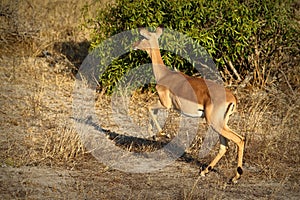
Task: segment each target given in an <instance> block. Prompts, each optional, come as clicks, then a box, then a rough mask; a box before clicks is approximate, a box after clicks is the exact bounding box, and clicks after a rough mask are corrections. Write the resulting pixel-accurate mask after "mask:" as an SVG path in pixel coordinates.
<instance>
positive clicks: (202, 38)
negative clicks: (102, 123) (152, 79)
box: [85, 0, 299, 91]
mask: <svg viewBox="0 0 300 200" xmlns="http://www.w3.org/2000/svg"><path fill="white" fill-rule="evenodd" d="M293 3H294V2H293V1H292V0H262V1H256V0H222V1H219V0H209V1H208V0H177V1H174V0H139V1H132V0H116V1H115V2H114V3H111V4H107V6H105V7H104V8H101V9H99V12H98V13H97V16H96V17H95V18H88V17H87V16H85V25H86V26H87V27H90V28H91V29H92V32H93V33H92V49H93V48H95V47H97V46H98V45H99V44H100V43H101V42H103V41H104V40H106V39H107V38H109V37H111V36H113V35H115V34H117V33H120V32H122V31H126V30H131V29H136V28H138V27H157V26H159V25H163V26H164V27H165V28H168V29H173V30H176V31H178V32H181V33H183V34H186V35H187V36H189V37H191V38H193V39H195V40H196V41H197V42H199V44H201V46H203V47H204V48H205V49H206V50H207V52H208V53H209V54H210V55H211V56H212V57H213V59H214V61H215V63H216V65H217V67H218V69H219V71H220V72H221V73H222V74H223V79H224V80H225V81H228V80H229V79H230V80H231V81H232V80H235V81H242V80H243V79H244V78H245V77H247V76H251V77H252V79H251V80H252V84H253V85H257V86H262V87H264V86H265V85H266V84H268V80H269V78H270V77H269V76H275V75H274V74H275V73H276V72H275V71H276V70H275V69H274V67H273V64H274V63H273V62H274V61H278V62H279V59H281V58H282V53H283V54H284V55H287V56H293V55H297V54H298V53H299V39H298V37H299V23H296V20H295V19H294V18H295V16H294V12H295V11H294V10H293ZM86 8H88V7H86ZM283 48H285V51H284V52H283V51H282V49H283ZM162 56H163V58H164V61H165V63H166V64H167V65H168V66H169V65H172V66H173V67H174V66H175V67H176V68H177V69H179V70H181V71H184V72H186V73H188V74H192V73H193V72H195V71H194V69H193V66H192V65H191V64H189V63H188V62H187V61H186V60H184V59H182V58H180V57H179V56H177V55H175V54H172V53H170V52H166V51H163V52H162ZM149 62H151V61H150V60H149V58H148V57H147V56H146V54H145V53H141V52H130V53H128V54H126V55H124V56H122V57H121V58H119V59H116V61H114V62H113V63H112V64H111V65H110V67H109V68H108V70H107V71H106V72H104V73H103V74H102V76H101V77H100V84H101V86H102V87H103V88H105V89H108V90H109V91H111V89H112V88H113V86H114V85H115V83H116V82H117V81H118V80H119V78H120V77H121V76H122V75H123V74H124V73H126V72H127V71H128V70H129V69H131V68H134V67H135V66H138V65H140V64H143V63H149Z"/></svg>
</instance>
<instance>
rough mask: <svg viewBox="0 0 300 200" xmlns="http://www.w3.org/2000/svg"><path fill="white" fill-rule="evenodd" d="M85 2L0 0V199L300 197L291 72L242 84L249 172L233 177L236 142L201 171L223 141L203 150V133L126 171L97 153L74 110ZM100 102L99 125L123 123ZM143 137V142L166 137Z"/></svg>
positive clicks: (143, 146) (299, 95) (84, 40)
mask: <svg viewBox="0 0 300 200" xmlns="http://www.w3.org/2000/svg"><path fill="white" fill-rule="evenodd" d="M91 2H92V1H91ZM83 5H84V1H73V0H71V1H38V0H34V1H31V2H29V1H22V2H19V1H7V2H5V1H3V2H1V3H0V6H1V7H0V8H1V9H2V10H1V15H0V19H1V23H0V24H1V25H0V26H2V27H3V28H2V29H1V31H2V32H1V38H0V39H1V40H0V42H1V44H0V46H1V49H0V82H1V85H0V88H1V94H0V101H1V108H0V130H1V131H0V198H1V199H300V167H299V166H300V157H299V142H300V138H299V128H300V125H299V121H300V119H299V111H300V101H299V99H300V89H299V85H298V86H297V87H290V85H289V84H288V81H287V80H288V79H286V78H288V74H285V76H283V77H282V79H281V81H280V83H274V84H271V86H270V87H269V88H267V89H265V90H258V89H255V88H251V87H245V88H239V87H236V90H235V94H236V95H237V97H238V99H239V112H238V113H237V114H235V116H233V117H232V119H231V120H230V126H231V127H232V128H233V129H234V130H238V132H239V133H241V134H242V135H244V136H246V137H247V144H246V152H245V161H244V171H245V172H244V174H243V176H242V179H241V180H240V181H239V182H238V184H236V185H231V184H227V182H228V180H229V178H230V177H231V176H232V175H233V171H234V169H235V167H236V147H235V146H234V144H233V143H230V144H229V147H230V148H229V150H228V152H227V154H226V155H225V157H224V158H223V159H222V160H221V161H220V163H219V164H218V165H217V166H216V169H215V170H214V171H212V172H211V173H210V174H208V175H207V176H206V177H200V176H199V175H200V174H199V172H200V168H201V166H202V165H203V164H205V163H206V164H207V163H208V162H209V161H210V160H211V159H212V158H213V156H214V155H215V154H216V152H217V150H218V145H216V147H215V148H214V149H213V150H212V151H211V152H210V154H209V155H208V156H206V157H204V158H201V159H200V158H199V157H198V153H199V149H200V148H201V141H202V137H203V135H201V133H199V134H198V136H197V137H196V138H195V141H193V143H192V145H191V146H190V147H189V148H188V149H187V150H186V153H185V154H184V155H183V156H182V157H181V158H179V159H178V160H176V161H175V162H173V163H172V164H170V165H169V166H167V167H165V168H163V169H161V170H159V171H156V172H153V173H126V172H122V171H118V170H115V169H113V168H110V167H108V166H105V165H104V164H102V163H100V162H98V161H97V160H96V159H95V158H94V157H93V156H92V155H91V153H90V152H88V151H87V149H86V148H85V147H84V145H83V144H82V142H81V140H80V138H79V136H78V133H77V132H76V130H75V128H74V120H73V119H72V116H73V114H72V100H73V89H74V82H75V78H74V70H75V69H76V67H79V66H80V63H81V61H82V60H83V59H84V57H85V56H86V55H87V49H88V45H89V44H88V39H89V38H88V34H87V33H86V32H85V31H84V30H81V29H80V28H79V24H80V19H81V16H80V9H81V7H82V6H83ZM96 6H101V5H99V4H96V5H95V7H96ZM91 12H93V11H91ZM298 61H299V58H298ZM294 67H298V68H299V63H298V65H296V66H294ZM298 72H299V71H298ZM299 75H300V74H298V75H297V76H299ZM293 76H294V75H293ZM155 98H156V97H155V94H151V93H149V94H148V93H147V94H136V95H135V96H133V101H134V102H136V103H134V104H133V105H136V107H134V106H133V108H132V109H133V110H134V111H135V112H138V113H140V115H141V116H140V118H139V119H140V120H141V121H144V120H145V121H146V120H147V118H148V115H147V113H146V110H147V109H146V106H147V104H149V103H150V102H151V101H154V100H155ZM96 103H97V112H98V115H99V116H100V117H102V118H103V120H102V122H103V124H101V126H103V127H105V129H107V130H111V131H115V130H117V129H116V127H115V126H114V124H112V123H111V121H110V119H109V118H106V117H105V116H108V115H109V112H111V109H110V107H109V105H110V98H109V97H107V96H105V95H101V94H98V96H97V102H96ZM175 118H176V117H174V119H173V118H172V119H171V121H172V120H176V119H175ZM169 124H172V123H169ZM203 129H205V126H203ZM166 130H167V131H168V130H169V131H172V127H168V126H166ZM200 132H201V131H200ZM118 134H120V135H122V134H123V135H124V133H121V132H120V133H118ZM125 137H126V135H125ZM110 139H112V138H110ZM113 139H115V138H113ZM129 139H131V141H118V140H115V142H116V143H118V142H119V143H118V145H119V146H120V147H122V148H123V149H125V150H129V149H130V148H132V146H130V145H131V144H132V142H134V141H135V140H138V138H132V137H129ZM107 140H109V138H108V139H107ZM137 143H138V146H137V147H134V148H136V149H135V150H138V151H150V150H153V149H155V148H158V146H159V144H154V143H151V144H147V143H139V140H138V142H137ZM131 150H132V149H131Z"/></svg>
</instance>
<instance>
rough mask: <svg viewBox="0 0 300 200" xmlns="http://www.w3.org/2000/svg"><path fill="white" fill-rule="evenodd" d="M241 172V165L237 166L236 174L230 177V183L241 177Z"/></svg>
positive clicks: (234, 182)
mask: <svg viewBox="0 0 300 200" xmlns="http://www.w3.org/2000/svg"><path fill="white" fill-rule="evenodd" d="M242 174H243V169H242V168H241V167H238V168H237V172H236V175H235V177H233V178H232V179H230V183H233V184H236V183H237V182H238V180H239V179H240V178H241V175H242Z"/></svg>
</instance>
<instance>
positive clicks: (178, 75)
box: [133, 27, 245, 183]
mask: <svg viewBox="0 0 300 200" xmlns="http://www.w3.org/2000/svg"><path fill="white" fill-rule="evenodd" d="M162 32H163V29H162V28H160V27H158V28H157V29H156V31H155V32H149V31H148V30H146V29H140V34H141V35H142V36H143V37H144V39H142V40H140V41H138V42H136V43H135V44H134V45H133V48H134V49H135V50H137V49H140V50H144V51H146V52H147V53H148V54H149V56H150V58H151V60H152V67H153V73H154V76H155V79H156V87H155V88H156V90H157V93H158V96H159V101H158V102H157V103H155V104H153V105H151V106H150V107H149V112H150V116H151V118H152V120H153V123H154V124H155V126H156V127H157V129H158V130H159V132H161V130H162V128H161V127H160V125H159V123H158V121H157V117H156V113H157V110H158V109H175V110H178V111H180V112H181V113H183V114H185V115H187V116H191V117H204V118H205V120H206V122H207V124H208V125H209V126H210V127H211V128H212V129H213V130H214V131H216V132H218V133H219V135H220V137H219V138H220V149H219V152H218V154H217V155H216V157H215V158H214V159H213V160H212V162H211V163H210V164H209V165H208V166H207V167H206V168H205V169H204V170H202V171H201V175H202V176H205V175H206V174H207V173H208V172H209V171H211V170H212V169H213V167H214V166H215V165H216V164H217V162H218V161H219V160H220V159H221V158H222V157H223V155H224V154H225V152H226V151H227V149H228V140H231V141H233V142H234V143H235V144H236V145H237V146H238V167H237V170H236V173H235V176H234V177H233V178H232V179H231V181H232V182H233V183H236V182H237V180H238V179H239V178H240V177H241V175H242V173H243V169H242V163H243V152H244V143H245V140H244V137H242V136H240V135H239V134H237V133H235V132H234V131H232V130H231V129H230V128H229V127H228V126H227V123H228V120H229V116H230V115H231V114H232V113H233V112H234V111H235V109H236V106H237V100H236V98H235V96H234V95H233V94H232V92H231V91H230V90H228V89H226V88H224V87H223V86H222V85H219V84H217V83H215V82H213V81H211V80H206V79H203V78H199V77H191V76H187V75H185V74H183V73H182V72H179V71H172V70H170V69H169V68H167V67H166V66H165V65H164V62H163V60H162V57H161V54H160V49H159V43H158V38H159V37H160V36H161V34H162Z"/></svg>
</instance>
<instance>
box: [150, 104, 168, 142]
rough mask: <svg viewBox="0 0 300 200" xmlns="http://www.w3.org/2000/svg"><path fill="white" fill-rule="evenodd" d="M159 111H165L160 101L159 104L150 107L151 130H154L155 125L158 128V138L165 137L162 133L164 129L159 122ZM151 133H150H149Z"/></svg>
mask: <svg viewBox="0 0 300 200" xmlns="http://www.w3.org/2000/svg"><path fill="white" fill-rule="evenodd" d="M159 109H165V107H164V106H163V105H162V104H161V103H160V101H158V102H157V103H155V104H153V105H151V106H149V107H148V110H149V113H150V117H151V119H150V120H151V121H150V127H149V128H150V130H151V131H152V130H153V125H155V126H156V128H157V130H158V133H157V134H156V135H157V136H158V137H160V136H165V135H164V134H163V133H162V128H161V126H160V124H159V123H158V121H157V112H158V110H159ZM149 132H150V131H149Z"/></svg>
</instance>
